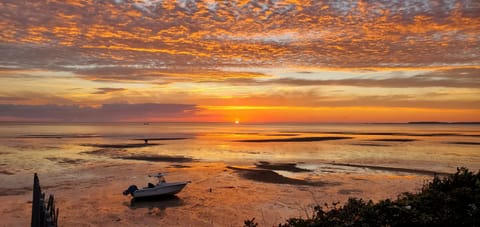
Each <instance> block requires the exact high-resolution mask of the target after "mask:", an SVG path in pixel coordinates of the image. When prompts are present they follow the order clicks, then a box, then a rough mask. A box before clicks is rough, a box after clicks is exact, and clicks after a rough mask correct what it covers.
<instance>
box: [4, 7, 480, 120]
mask: <svg viewBox="0 0 480 227" xmlns="http://www.w3.org/2000/svg"><path fill="white" fill-rule="evenodd" d="M0 87H1V89H0V121H68V122H71V121H81V122H89V121H94V122H99V121H149V122H151V121H175V122H182V121H186V122H191V121H194V122H234V121H235V120H239V121H240V122H242V123H243V122H408V121H480V1H478V0H465V1H454V0H431V1H426V0H392V1H387V0H385V1H361V0H360V1H333V0H332V1H313V0H310V1H307V0H305V1H304V0H268V1H260V0H251V1H240V0H238V1H236V0H232V1H216V0H205V1H198V0H197V1H194V0H177V1H167V0H163V1H162V0H111V1H108V0H105V1H88V0H83V1H74V0H58V1H55V0H25V1H23V0H21V1H20V0H2V1H0Z"/></svg>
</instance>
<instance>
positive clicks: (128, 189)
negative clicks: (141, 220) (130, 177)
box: [123, 185, 138, 196]
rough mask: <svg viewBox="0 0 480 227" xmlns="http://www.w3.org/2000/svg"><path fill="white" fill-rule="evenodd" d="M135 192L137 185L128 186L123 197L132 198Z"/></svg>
mask: <svg viewBox="0 0 480 227" xmlns="http://www.w3.org/2000/svg"><path fill="white" fill-rule="evenodd" d="M136 190H138V188H137V185H130V187H128V188H127V190H125V191H123V195H128V194H130V195H132V196H133V192H135V191H136Z"/></svg>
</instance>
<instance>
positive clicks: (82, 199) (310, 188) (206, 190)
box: [0, 162, 425, 226]
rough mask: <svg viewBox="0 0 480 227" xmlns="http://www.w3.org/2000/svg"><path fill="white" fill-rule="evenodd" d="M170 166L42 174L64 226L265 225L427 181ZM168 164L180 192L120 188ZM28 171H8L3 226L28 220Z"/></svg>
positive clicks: (1, 204) (0, 198)
mask: <svg viewBox="0 0 480 227" xmlns="http://www.w3.org/2000/svg"><path fill="white" fill-rule="evenodd" d="M169 165H170V164H168V163H164V164H163V163H149V162H132V163H130V164H129V165H104V164H100V163H99V164H91V165H90V166H88V167H87V166H86V167H85V168H83V169H78V171H77V172H76V173H71V174H73V175H71V174H67V175H65V174H63V173H58V174H53V173H50V174H42V173H40V174H39V175H40V183H41V185H42V188H44V190H45V192H47V194H48V193H54V194H55V198H56V200H57V204H56V206H57V207H58V208H60V219H59V222H60V225H61V226H241V225H242V224H243V221H244V220H246V219H251V218H253V217H255V218H256V220H257V221H258V222H259V224H261V225H262V226H276V225H278V223H282V222H284V221H285V219H286V218H288V217H298V216H299V215H300V216H305V215H306V213H305V211H309V212H311V211H313V207H314V206H315V205H317V204H323V203H325V202H327V203H331V202H337V201H346V200H347V199H348V197H350V196H351V195H352V193H354V195H355V196H359V197H362V198H365V199H374V200H378V199H383V198H395V196H396V195H397V194H398V193H400V192H403V191H412V190H415V189H417V188H419V185H420V184H421V183H422V182H423V180H425V178H424V177H420V176H395V175H390V174H385V175H382V174H380V175H379V174H376V175H375V176H370V175H363V174H359V175H344V174H327V175H325V176H324V177H322V181H321V182H317V183H315V182H313V183H312V182H308V181H306V180H299V179H289V178H284V177H282V176H281V175H276V174H273V173H274V172H273V171H271V170H253V171H252V170H251V169H247V168H242V167H240V168H236V167H233V168H232V167H230V168H228V167H227V165H225V164H223V163H189V166H190V168H168V166H169ZM167 169H168V175H167V181H184V180H191V181H192V183H190V184H188V185H187V187H186V188H185V189H184V190H183V191H182V192H180V193H179V194H178V195H177V197H174V198H173V199H167V200H154V201H148V200H147V201H141V202H135V201H133V202H132V201H131V198H130V197H127V196H123V195H122V194H121V192H122V191H123V190H125V189H126V188H127V187H128V186H129V185H131V184H136V185H138V186H143V185H146V183H147V182H148V181H149V180H151V179H148V178H147V177H145V176H146V175H147V174H150V173H155V172H159V171H165V170H167ZM32 176H33V175H32ZM32 176H30V175H28V176H23V175H22V176H12V179H13V178H15V179H17V180H16V181H19V180H20V179H26V180H27V181H26V182H17V184H18V188H5V189H2V191H3V193H2V192H0V213H1V214H2V224H3V225H5V226H17V225H20V226H26V225H28V224H29V223H30V219H29V217H30V216H29V215H30V214H29V213H30V211H31V203H28V201H31V189H30V187H31V186H30V184H31V182H30V179H31V178H33V177H32ZM73 176H76V177H74V178H72V177H73ZM372 177H373V178H372ZM354 178H357V179H364V180H362V181H358V180H354ZM23 184H25V185H24V186H23ZM399 185H400V186H399ZM292 195H295V196H292Z"/></svg>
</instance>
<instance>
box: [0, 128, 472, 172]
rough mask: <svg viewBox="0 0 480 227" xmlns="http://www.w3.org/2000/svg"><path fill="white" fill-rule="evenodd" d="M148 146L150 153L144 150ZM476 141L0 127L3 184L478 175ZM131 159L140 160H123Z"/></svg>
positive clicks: (333, 133)
mask: <svg viewBox="0 0 480 227" xmlns="http://www.w3.org/2000/svg"><path fill="white" fill-rule="evenodd" d="M146 138H148V139H149V141H148V143H149V144H150V145H152V146H141V144H143V143H144V140H143V139H146ZM479 138H480V125H469V124H458V125H456V124H239V125H235V124H220V123H150V124H143V123H75V124H53V123H49V124H46V123H37V124H31V123H29V124H26V123H2V124H0V177H1V176H2V175H15V174H22V173H23V174H26V173H31V172H45V173H48V172H62V171H74V170H75V169H76V168H78V167H79V166H82V165H84V164H86V163H89V162H103V163H104V162H112V163H124V164H125V165H127V164H128V163H129V162H132V161H154V162H159V161H160V162H161V161H168V162H182V163H184V162H189V161H194V162H223V163H226V164H229V165H252V164H253V163H256V162H259V161H267V162H270V163H297V164H298V165H299V166H300V167H302V168H308V169H311V170H314V172H313V173H309V174H312V177H314V176H315V174H317V175H318V174H328V173H330V172H358V171H371V172H375V171H389V168H392V169H393V168H400V169H405V170H409V169H411V170H426V171H438V172H454V171H455V169H456V167H459V166H465V167H468V168H470V169H474V170H478V169H480V149H479V148H480V145H479V141H480V140H479ZM298 140H300V141H298ZM130 145H131V146H130ZM136 145H138V147H137V146H136ZM132 156H135V157H137V159H143V160H131V159H128V160H126V157H127V158H128V157H132ZM138 157H140V158H138ZM142 157H143V158H142ZM152 157H153V158H157V159H150V158H152ZM169 157H170V158H174V159H167V160H166V159H165V158H169ZM175 158H178V159H175ZM181 158H184V159H181ZM372 167H373V168H372ZM374 167H381V168H374ZM383 167H385V168H383ZM382 168H383V169H382ZM400 172H401V171H400ZM407 172H408V171H407Z"/></svg>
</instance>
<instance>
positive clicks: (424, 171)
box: [330, 163, 448, 175]
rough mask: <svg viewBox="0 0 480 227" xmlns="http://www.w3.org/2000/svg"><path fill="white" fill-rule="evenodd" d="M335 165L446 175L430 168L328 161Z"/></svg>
mask: <svg viewBox="0 0 480 227" xmlns="http://www.w3.org/2000/svg"><path fill="white" fill-rule="evenodd" d="M330 164H331V165H335V166H348V167H358V168H367V169H372V170H384V171H391V172H404V173H413V174H422V175H446V174H448V173H445V172H435V171H430V170H421V169H407V168H397V167H386V166H372V165H359V164H348V163H330Z"/></svg>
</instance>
